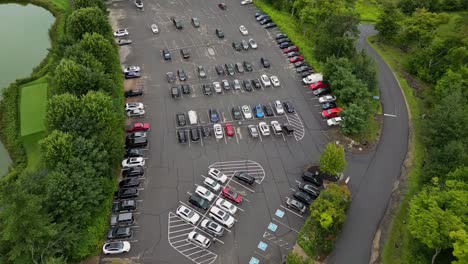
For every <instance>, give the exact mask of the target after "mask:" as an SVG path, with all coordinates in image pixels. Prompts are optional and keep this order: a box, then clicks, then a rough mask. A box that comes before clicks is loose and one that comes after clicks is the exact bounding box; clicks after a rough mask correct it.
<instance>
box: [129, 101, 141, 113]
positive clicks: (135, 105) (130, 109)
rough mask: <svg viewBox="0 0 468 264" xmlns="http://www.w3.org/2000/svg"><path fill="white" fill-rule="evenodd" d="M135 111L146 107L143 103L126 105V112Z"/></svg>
mask: <svg viewBox="0 0 468 264" xmlns="http://www.w3.org/2000/svg"><path fill="white" fill-rule="evenodd" d="M135 109H145V106H144V105H143V103H139V102H136V103H126V104H125V111H132V110H135Z"/></svg>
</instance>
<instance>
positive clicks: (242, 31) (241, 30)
mask: <svg viewBox="0 0 468 264" xmlns="http://www.w3.org/2000/svg"><path fill="white" fill-rule="evenodd" d="M239 30H240V32H241V33H242V35H244V36H247V35H248V34H249V31H247V28H246V27H245V26H244V25H241V26H240V27H239Z"/></svg>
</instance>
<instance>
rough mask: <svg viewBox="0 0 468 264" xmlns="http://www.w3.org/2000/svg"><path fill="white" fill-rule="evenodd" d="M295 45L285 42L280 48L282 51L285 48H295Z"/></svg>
mask: <svg viewBox="0 0 468 264" xmlns="http://www.w3.org/2000/svg"><path fill="white" fill-rule="evenodd" d="M293 45H294V43H292V42H283V43H281V44H279V47H280V49H285V48H287V47H290V46H293Z"/></svg>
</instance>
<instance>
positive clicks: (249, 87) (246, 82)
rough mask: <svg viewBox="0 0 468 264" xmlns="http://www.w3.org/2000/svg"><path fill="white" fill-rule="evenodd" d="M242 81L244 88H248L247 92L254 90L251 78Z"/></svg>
mask: <svg viewBox="0 0 468 264" xmlns="http://www.w3.org/2000/svg"><path fill="white" fill-rule="evenodd" d="M242 83H243V84H244V90H246V91H247V92H251V91H252V90H253V89H252V84H251V83H250V81H249V80H244V81H243V82H242Z"/></svg>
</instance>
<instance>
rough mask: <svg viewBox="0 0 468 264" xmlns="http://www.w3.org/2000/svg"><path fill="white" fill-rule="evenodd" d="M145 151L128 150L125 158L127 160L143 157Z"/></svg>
mask: <svg viewBox="0 0 468 264" xmlns="http://www.w3.org/2000/svg"><path fill="white" fill-rule="evenodd" d="M143 154H144V153H143V150H142V149H137V148H131V149H127V151H125V157H126V158H138V157H143Z"/></svg>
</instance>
